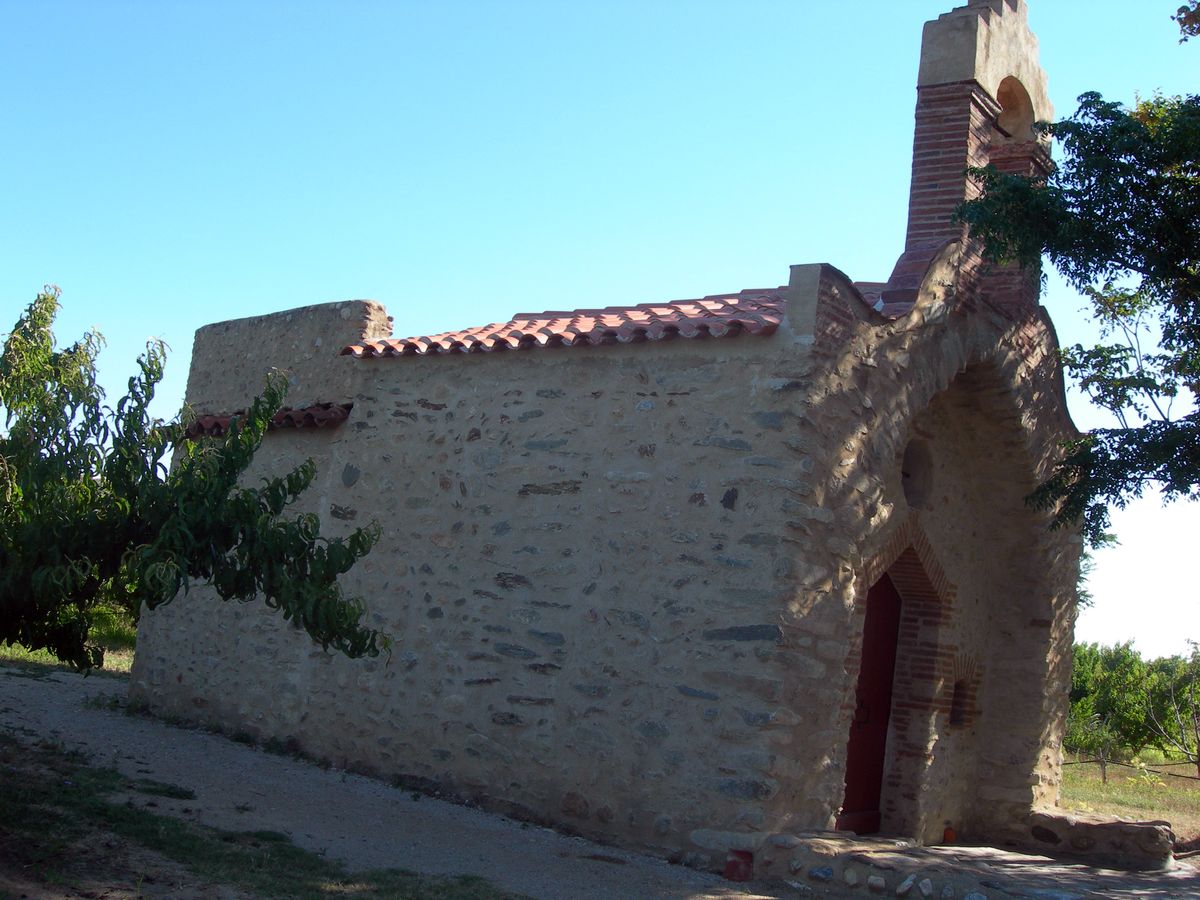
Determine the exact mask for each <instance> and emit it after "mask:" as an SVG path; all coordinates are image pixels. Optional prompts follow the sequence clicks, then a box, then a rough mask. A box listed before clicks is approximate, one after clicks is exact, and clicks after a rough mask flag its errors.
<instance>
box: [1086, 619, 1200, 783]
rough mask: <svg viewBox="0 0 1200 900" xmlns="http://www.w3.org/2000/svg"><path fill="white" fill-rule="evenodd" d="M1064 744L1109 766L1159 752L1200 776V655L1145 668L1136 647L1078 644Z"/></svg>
mask: <svg viewBox="0 0 1200 900" xmlns="http://www.w3.org/2000/svg"><path fill="white" fill-rule="evenodd" d="M1063 743H1064V745H1065V746H1066V747H1067V749H1069V750H1071V751H1073V752H1076V753H1083V754H1085V755H1088V756H1090V757H1092V758H1094V759H1096V760H1098V761H1100V762H1101V765H1102V766H1103V765H1104V764H1106V763H1107V762H1108V761H1110V760H1121V759H1131V758H1133V757H1135V756H1136V755H1137V754H1139V753H1140V752H1141V751H1142V750H1143V749H1144V748H1146V747H1154V748H1156V749H1158V750H1160V751H1162V752H1163V753H1165V754H1167V755H1169V756H1171V757H1173V758H1176V759H1183V760H1187V761H1189V762H1191V763H1192V764H1193V765H1195V766H1196V767H1197V773H1198V774H1200V647H1198V646H1197V645H1196V644H1195V643H1191V651H1190V652H1189V653H1188V654H1187V655H1186V656H1164V657H1159V658H1157V659H1151V660H1143V659H1142V657H1141V656H1140V655H1139V654H1138V652H1137V651H1136V650H1134V649H1133V646H1132V644H1130V643H1124V644H1115V645H1113V646H1111V647H1106V646H1101V645H1099V644H1076V645H1075V650H1074V666H1073V668H1072V671H1071V708H1070V714H1069V716H1068V718H1067V733H1066V735H1065V737H1064V739H1063Z"/></svg>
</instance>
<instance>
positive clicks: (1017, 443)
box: [132, 0, 1079, 868]
mask: <svg viewBox="0 0 1200 900" xmlns="http://www.w3.org/2000/svg"><path fill="white" fill-rule="evenodd" d="M1051 115H1052V111H1051V110H1050V108H1049V105H1048V102H1047V100H1046V88H1045V76H1044V74H1043V72H1042V70H1041V68H1040V67H1039V66H1038V63H1037V42H1036V39H1035V38H1034V37H1033V35H1032V34H1031V33H1030V32H1029V29H1028V26H1027V23H1026V10H1025V5H1024V2H1023V0H989V2H971V3H970V4H968V5H967V6H963V7H959V8H956V9H954V10H952V11H951V12H949V13H946V14H945V15H943V16H942V17H940V18H939V19H937V20H935V21H932V22H930V23H928V24H927V25H926V26H925V34H924V44H923V52H922V59H921V67H920V73H919V80H918V93H917V125H916V139H915V146H914V155H913V159H914V161H913V183H912V193H911V205H910V225H909V231H908V235H907V237H906V242H905V247H904V251H903V253H902V254H901V256H900V258H899V260H898V262H897V264H896V267H895V270H894V272H893V274H892V276H891V278H890V279H889V280H888V281H887V282H885V283H871V282H857V283H855V282H852V281H850V280H849V279H848V278H847V277H846V276H844V275H843V274H842V273H841V272H839V271H838V270H837V269H835V268H833V267H831V266H828V265H802V266H794V267H793V268H792V270H791V275H790V278H789V280H788V283H787V285H785V286H783V287H778V288H771V289H764V290H749V291H743V292H741V293H738V294H727V295H719V296H714V297H709V298H704V299H703V300H698V301H692V302H688V303H678V302H677V303H671V304H661V305H656V304H645V305H642V306H637V307H632V306H629V307H612V308H608V309H605V310H574V311H563V312H548V313H538V314H522V315H518V316H515V317H514V318H513V320H511V321H510V322H507V323H502V324H498V325H490V326H485V327H483V328H473V329H467V330H464V331H459V332H448V333H446V334H442V335H432V336H418V337H414V338H407V339H393V338H391V337H390V327H391V326H390V319H389V318H388V316H387V314H386V311H385V310H384V309H383V308H382V307H381V306H380V305H378V304H376V303H373V302H369V301H350V302H343V303H331V304H325V305H321V306H311V307H306V308H302V309H295V310H291V311H288V312H283V313H278V314H275V315H268V316H261V317H256V318H250V319H241V320H236V321H230V322H222V323H218V324H215V325H210V326H207V327H205V328H202V329H200V331H199V332H197V335H196V342H195V349H194V355H193V362H192V370H191V375H190V379H189V382H188V392H187V399H188V402H189V403H190V404H191V405H192V406H193V407H194V408H195V410H196V411H197V412H198V413H199V414H200V417H201V418H200V421H201V422H202V423H209V424H211V423H214V422H217V423H219V422H220V421H222V420H221V419H220V417H221V416H225V415H228V414H230V413H232V412H234V411H236V410H238V409H243V408H245V407H246V406H247V404H248V401H249V399H250V398H251V397H252V396H253V395H254V393H255V392H256V391H257V390H258V388H259V386H260V385H261V383H262V378H263V375H264V373H265V372H266V370H267V369H269V368H270V367H280V368H282V369H285V370H286V371H288V373H289V375H290V378H291V392H290V395H289V402H290V403H292V404H293V412H292V413H291V414H290V418H289V419H288V423H289V424H294V425H297V426H298V427H294V428H281V429H278V430H276V431H275V432H274V433H273V434H271V435H270V436H269V437H268V439H267V441H266V443H265V444H264V446H263V449H262V451H261V453H260V454H259V457H258V460H257V463H256V464H257V465H258V466H259V467H261V470H262V471H279V470H281V469H284V468H287V467H290V466H294V465H296V464H297V463H299V462H300V461H302V460H304V459H306V458H309V457H311V458H312V459H313V460H315V461H316V463H317V466H318V470H319V475H318V479H317V483H316V484H315V485H314V486H313V488H312V489H311V490H310V491H309V493H308V494H307V495H306V496H305V498H304V499H303V505H304V508H305V509H309V510H312V511H315V512H317V513H318V514H320V516H321V518H322V522H323V525H324V527H325V528H326V529H327V530H330V531H332V532H334V533H336V532H337V531H338V529H343V528H344V529H349V528H350V527H352V526H355V525H362V524H365V523H368V522H377V523H379V525H380V526H381V528H382V531H383V539H382V541H381V542H380V544H379V545H378V547H377V548H376V549H375V550H374V551H373V552H372V554H371V555H370V556H369V557H368V558H367V559H366V560H364V561H363V562H361V563H360V564H359V565H358V566H357V567H356V568H355V569H354V570H353V571H352V572H351V573H350V575H349V576H347V579H346V588H347V590H348V591H350V592H352V593H355V594H359V595H362V596H364V597H366V598H368V603H369V620H370V624H371V625H373V626H375V627H378V628H381V629H383V630H385V631H387V632H388V633H390V634H391V635H393V636H394V638H395V647H394V652H393V653H392V654H391V656H390V657H389V658H380V659H376V660H359V661H351V660H347V659H344V658H341V657H339V656H335V655H331V654H328V653H325V652H322V651H321V650H320V649H318V648H314V647H313V646H312V644H311V643H310V642H309V640H308V639H307V637H306V636H305V635H304V634H303V632H300V631H298V630H295V629H293V628H292V627H290V626H289V625H287V624H286V623H284V622H283V621H281V620H280V619H279V618H278V617H277V616H274V615H272V614H270V613H269V612H267V611H266V610H264V609H262V608H261V607H259V606H257V605H249V606H238V605H231V604H223V603H220V602H216V598H215V596H214V595H213V594H212V593H211V592H209V591H207V590H203V589H199V590H195V589H194V590H192V591H191V593H190V594H188V595H186V596H182V597H179V598H177V599H176V600H175V602H174V603H172V604H171V605H169V606H167V607H164V608H162V609H159V610H156V611H155V612H154V613H152V614H147V615H145V616H144V617H143V618H142V621H141V625H140V633H139V637H138V655H137V660H136V662H135V667H134V677H133V687H132V692H133V694H134V695H135V696H136V697H137V698H139V699H141V700H143V701H145V702H146V703H147V704H149V706H150V707H151V708H152V709H153V710H155V711H157V712H160V713H164V714H171V715H176V716H182V717H184V718H187V719H191V720H195V721H198V722H203V723H207V724H212V725H216V726H218V727H222V728H225V729H229V730H234V731H240V732H249V733H251V734H252V735H254V736H256V737H259V738H263V739H265V738H275V739H278V740H281V741H288V742H291V743H292V744H293V745H294V746H297V747H299V748H301V749H303V750H304V751H305V752H307V753H309V754H312V755H314V756H317V757H324V758H328V759H329V760H331V761H333V762H334V763H335V764H337V765H339V766H348V767H354V768H357V769H360V770H363V771H368V772H373V773H378V774H379V775H381V776H383V777H388V778H396V779H399V780H401V781H403V782H404V783H408V784H416V785H423V786H428V787H432V788H436V789H437V790H439V791H441V792H443V793H446V794H449V795H452V796H456V797H459V798H462V799H464V800H469V801H472V802H477V803H480V804H483V805H485V806H488V807H490V808H493V809H497V810H501V811H504V812H507V813H510V814H514V815H518V816H522V817H526V818H529V819H532V820H536V821H541V822H546V823H550V824H553V825H555V826H557V827H559V828H565V829H568V830H572V831H577V832H580V833H582V834H586V835H589V836H593V837H598V838H602V839H605V840H608V841H611V842H614V843H618V844H623V845H627V846H631V847H639V848H648V849H651V850H653V851H656V852H660V853H663V854H666V855H672V856H674V857H675V858H679V859H684V860H686V861H687V862H689V863H691V864H693V865H698V866H704V867H710V868H721V867H722V866H723V865H724V864H725V862H726V858H727V855H728V854H730V853H731V852H734V851H736V852H739V853H751V854H753V853H755V852H756V851H759V850H760V849H761V848H763V847H764V846H767V845H766V844H765V842H766V841H767V839H768V837H769V836H771V835H776V836H777V835H779V834H789V833H790V834H795V833H801V832H811V831H820V830H824V829H831V828H834V827H836V826H839V825H841V826H842V827H848V828H852V830H856V831H864V832H869V831H880V832H883V833H890V834H903V835H908V836H911V837H914V838H916V839H917V840H919V841H924V842H936V841H940V840H941V839H942V838H943V836H944V834H945V833H946V829H947V828H951V829H953V830H954V831H955V832H956V833H957V835H958V837H959V838H960V839H963V840H979V841H994V842H1015V843H1024V844H1030V843H1036V839H1035V838H1034V837H1033V836H1032V832H1031V828H1032V827H1033V826H1032V825H1031V819H1030V814H1031V811H1032V810H1034V809H1035V808H1046V807H1052V806H1053V804H1054V802H1055V800H1056V797H1057V791H1058V784H1059V771H1060V770H1059V766H1060V744H1059V742H1060V739H1061V735H1062V732H1063V725H1064V719H1065V715H1066V690H1065V686H1066V685H1067V684H1068V683H1069V672H1070V647H1071V637H1072V626H1073V610H1074V603H1075V593H1074V590H1075V581H1076V575H1077V568H1078V556H1079V541H1078V538H1077V536H1075V535H1073V534H1070V533H1066V532H1061V531H1056V532H1052V531H1050V530H1048V528H1047V518H1046V516H1045V515H1044V514H1043V513H1041V512H1038V511H1035V510H1032V509H1030V508H1029V507H1027V506H1026V505H1025V503H1024V499H1023V498H1024V497H1025V495H1026V494H1027V493H1028V492H1029V491H1030V490H1031V489H1032V488H1033V487H1034V486H1035V485H1036V484H1037V483H1038V482H1039V480H1040V479H1042V478H1044V477H1045V476H1046V474H1047V473H1048V472H1049V468H1050V466H1051V465H1052V464H1053V461H1054V459H1055V458H1056V454H1057V453H1058V452H1059V451H1058V448H1059V445H1060V441H1061V440H1062V439H1063V438H1064V437H1066V436H1069V435H1072V434H1074V433H1075V432H1074V429H1073V426H1072V425H1071V423H1070V420H1069V419H1068V417H1067V414H1066V411H1065V406H1064V395H1063V383H1062V375H1061V372H1060V369H1059V366H1058V362H1057V356H1056V347H1057V345H1056V339H1055V336H1054V331H1053V328H1052V326H1051V324H1050V321H1049V319H1048V317H1047V314H1046V312H1045V310H1044V309H1042V308H1041V307H1040V306H1039V305H1038V302H1037V285H1038V278H1037V273H1032V272H1024V271H1020V270H1013V269H1009V268H1005V267H999V266H990V265H986V264H985V263H984V262H983V261H982V260H981V258H980V254H979V248H978V246H977V245H976V244H975V243H974V242H973V241H972V240H970V238H969V237H968V236H967V235H966V234H965V233H964V232H963V230H962V227H961V226H959V225H957V224H955V223H953V222H952V220H951V218H950V213H951V211H952V210H953V208H954V206H955V204H957V203H958V202H959V201H960V200H961V199H962V198H963V197H964V196H966V195H967V193H968V191H969V190H970V188H969V186H968V184H967V183H966V181H965V179H964V177H963V170H964V168H965V166H966V165H967V164H968V163H970V164H984V163H987V162H988V161H989V160H990V161H993V162H995V163H996V164H997V165H1001V166H1003V167H1004V168H1005V169H1006V170H1009V171H1024V172H1027V173H1030V174H1034V173H1037V172H1039V171H1045V167H1046V165H1048V157H1047V153H1046V148H1045V147H1044V146H1043V145H1041V144H1040V143H1039V142H1038V141H1037V139H1036V138H1035V137H1034V134H1033V132H1032V130H1031V124H1032V122H1033V121H1034V120H1035V119H1043V118H1049V117H1050V116H1051ZM331 410H334V411H336V412H337V413H338V414H337V415H333V414H332V413H331V412H330V411H331ZM313 411H315V412H313ZM306 424H307V425H309V426H311V427H304V426H305V425H306ZM317 426H324V427H317ZM889 586H890V587H889ZM885 588H886V590H885ZM882 593H887V594H888V596H890V597H893V599H892V600H891V601H888V602H890V603H891V606H890V607H888V608H889V609H891V613H885V612H877V611H875V610H876V607H877V606H879V607H880V609H882V606H880V604H882V603H883V602H884V601H880V600H878V599H877V598H878V597H879V596H881V594H882ZM887 615H890V616H892V619H891V620H889V621H891V622H892V624H891V625H886V624H885V625H880V624H879V623H880V622H882V621H884V618H886V616H887ZM889 629H890V630H889ZM881 633H882V637H879V635H880V634H881ZM864 634H866V635H867V636H868V637H867V638H864ZM864 640H866V641H867V643H866V644H865V645H864ZM864 646H866V647H867V650H866V651H865V652H864ZM880 648H882V649H880ZM880 654H885V655H886V656H887V658H888V659H889V660H891V659H892V658H894V663H890V664H889V665H886V666H879V665H874V666H871V665H864V659H866V660H867V661H868V662H870V661H872V660H876V659H877V658H878V657H879V655H880ZM880 669H885V670H886V671H883V672H882V674H879V673H877V672H876V670H880ZM872 673H875V674H872ZM884 682H888V683H886V684H885V683H884ZM881 691H882V694H881V693H880V692H881ZM880 697H882V698H883V699H880ZM872 729H874V732H873V733H874V734H875V737H874V738H873V739H872V740H874V741H875V743H874V744H871V743H870V741H868V740H867V739H865V738H861V737H860V734H863V733H866V732H868V731H871V730H872ZM771 846H780V844H779V843H778V842H777V843H776V844H774V845H771Z"/></svg>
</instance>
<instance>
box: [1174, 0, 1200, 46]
mask: <svg viewBox="0 0 1200 900" xmlns="http://www.w3.org/2000/svg"><path fill="white" fill-rule="evenodd" d="M1171 18H1172V19H1174V20H1175V21H1176V23H1178V25H1179V32H1180V34H1182V35H1183V37H1181V38H1180V39H1179V40H1180V41H1181V42H1182V41H1186V40H1187V39H1188V38H1190V37H1195V36H1196V35H1198V34H1200V0H1188V2H1187V3H1185V4H1183V6H1181V7H1179V9H1178V10H1176V11H1175V15H1173V16H1171Z"/></svg>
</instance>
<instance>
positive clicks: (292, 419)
mask: <svg viewBox="0 0 1200 900" xmlns="http://www.w3.org/2000/svg"><path fill="white" fill-rule="evenodd" d="M353 408H354V404H353V403H318V404H316V405H315V406H306V407H304V408H303V409H290V408H284V409H281V410H280V411H279V412H277V413H275V415H274V416H272V417H271V424H270V425H268V426H267V430H268V431H274V430H275V429H277V428H332V427H334V426H335V425H340V424H341V423H342V422H344V421H346V417H347V416H349V415H350V410H352V409H353ZM244 412H245V410H239V411H238V412H236V413H233V414H232V415H228V416H197V417H196V420H195V421H194V422H192V423H191V424H190V425H188V427H187V430H186V431H185V432H184V436H185V437H187V438H189V439H191V440H194V439H196V438H198V437H220V436H221V435H223V434H224V433H225V432H227V431H228V430H229V420H230V419H232V418H233V416H239V415H242V414H243V413H244Z"/></svg>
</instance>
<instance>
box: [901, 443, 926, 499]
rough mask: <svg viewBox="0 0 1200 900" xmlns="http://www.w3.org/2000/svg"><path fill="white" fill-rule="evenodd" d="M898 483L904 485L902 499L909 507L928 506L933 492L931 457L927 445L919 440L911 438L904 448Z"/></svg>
mask: <svg viewBox="0 0 1200 900" xmlns="http://www.w3.org/2000/svg"><path fill="white" fill-rule="evenodd" d="M900 481H901V483H902V484H903V485H904V499H905V500H907V501H908V505H909V506H910V507H912V508H913V509H920V508H923V507H926V506H928V505H929V498H930V495H931V493H932V492H933V457H932V456H931V455H930V453H929V444H927V443H926V442H925V441H923V440H921V439H920V438H913V439H912V440H911V441H909V442H908V446H907V447H905V448H904V458H903V459H902V460H901V462H900Z"/></svg>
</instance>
